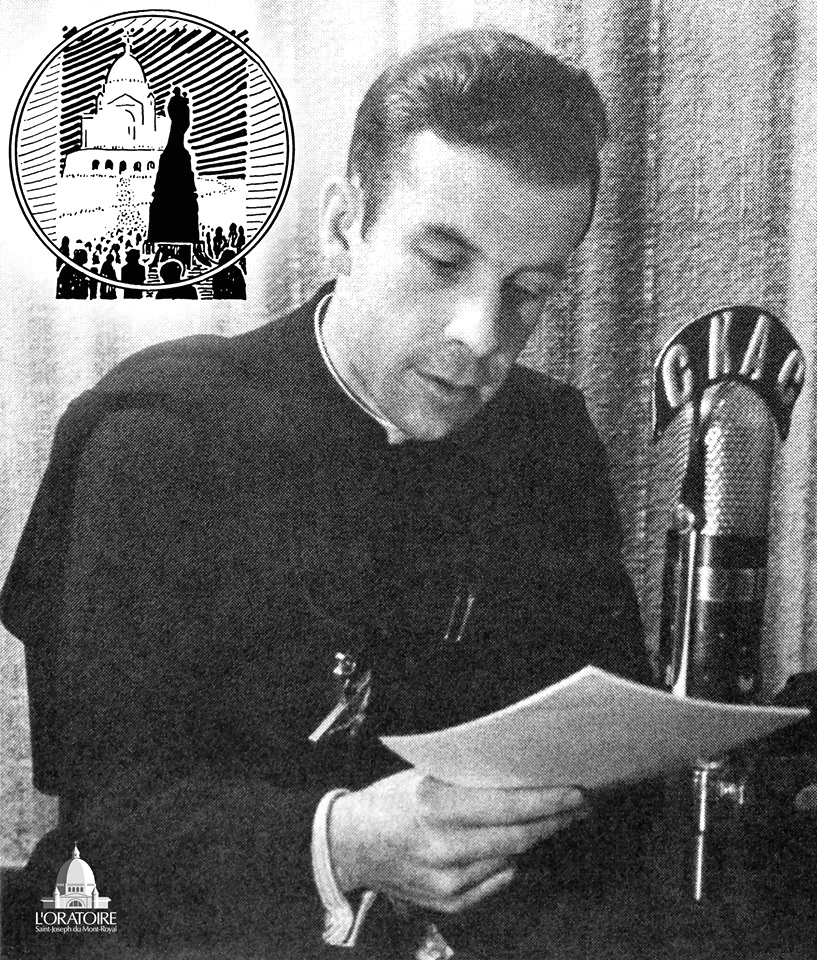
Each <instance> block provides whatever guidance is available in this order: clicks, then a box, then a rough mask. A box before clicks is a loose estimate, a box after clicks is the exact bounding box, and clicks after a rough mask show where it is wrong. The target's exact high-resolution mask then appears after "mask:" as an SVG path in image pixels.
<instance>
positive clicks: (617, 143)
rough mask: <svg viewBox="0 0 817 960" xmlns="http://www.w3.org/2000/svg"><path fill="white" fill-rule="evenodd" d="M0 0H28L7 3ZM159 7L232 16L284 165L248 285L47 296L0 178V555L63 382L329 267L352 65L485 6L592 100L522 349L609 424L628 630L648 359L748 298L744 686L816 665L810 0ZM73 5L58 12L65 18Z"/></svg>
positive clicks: (358, 82) (18, 731)
mask: <svg viewBox="0 0 817 960" xmlns="http://www.w3.org/2000/svg"><path fill="white" fill-rule="evenodd" d="M10 6H12V7H16V8H19V11H24V10H27V9H28V4H25V3H22V0H15V2H14V3H12V4H10ZM174 6H175V7H176V9H178V10H181V11H184V10H188V11H189V12H190V13H194V14H196V15H199V16H205V17H208V16H209V17H210V18H211V19H214V20H216V21H217V22H219V23H221V24H222V25H224V26H226V27H228V28H230V29H243V28H247V29H248V30H249V34H250V43H251V45H252V46H253V47H254V48H255V49H256V50H257V51H258V52H259V53H260V54H261V56H262V57H263V58H264V59H265V61H266V62H267V63H268V65H269V66H270V68H271V70H272V71H273V73H274V74H275V76H276V78H277V79H278V81H279V82H280V84H281V86H282V87H283V89H284V91H285V93H286V95H287V97H288V99H289V102H290V105H291V107H292V110H293V118H294V124H295V135H296V144H297V147H296V175H295V182H294V184H293V187H292V189H291V192H290V196H289V198H288V200H287V203H286V206H285V209H284V212H283V213H282V215H281V216H280V218H279V219H278V221H277V222H276V224H275V226H274V227H273V229H272V231H271V233H270V234H269V235H268V237H267V238H266V240H265V241H264V243H263V244H262V246H261V248H260V249H259V250H258V251H257V252H255V253H254V254H253V255H251V257H250V258H249V276H248V300H247V302H246V304H244V303H238V302H229V301H221V302H215V301H213V302H208V303H201V304H189V303H184V302H183V301H171V302H170V305H168V302H167V301H164V302H163V303H162V302H160V303H156V302H152V303H150V304H145V302H143V301H123V300H118V301H116V302H113V303H111V302H105V301H95V302H92V303H81V302H71V301H59V302H58V301H55V300H54V299H53V297H54V285H55V281H56V276H55V272H54V263H53V258H52V257H50V256H49V255H48V254H47V253H46V252H45V250H44V249H43V248H42V247H40V246H39V244H38V243H37V241H36V239H34V238H33V237H32V236H30V231H29V230H28V228H27V226H26V224H25V222H24V220H23V218H22V215H21V214H19V213H18V212H17V211H16V210H15V209H14V208H13V201H8V199H7V198H6V200H7V202H8V203H9V213H8V217H7V220H8V222H9V224H10V227H9V231H8V236H6V237H5V238H4V247H3V257H2V264H1V265H0V269H1V270H2V275H0V281H2V282H1V283H0V288H2V291H3V294H2V296H3V301H2V309H1V310H0V316H1V317H2V321H1V322H2V352H0V399H2V411H3V418H2V427H1V429H2V443H3V448H2V449H3V456H2V470H3V490H2V503H3V508H2V509H3V523H2V524H0V575H2V576H4V575H5V572H6V570H7V568H8V564H9V562H10V559H11V555H12V552H13V549H14V546H15V544H16V542H17V539H18V538H19V535H20V532H21V530H22V526H23V523H24V521H25V517H26V515H27V512H28V509H29V508H30V505H31V502H32V499H33V497H34V493H35V491H36V488H37V484H38V482H39V479H40V477H41V475H42V472H43V470H44V468H45V463H46V459H47V455H48V449H49V445H50V441H51V437H52V435H53V429H54V426H55V423H56V420H57V418H58V417H59V415H60V413H61V412H62V410H63V409H64V408H65V406H66V404H67V403H68V401H69V400H70V399H71V398H72V397H73V396H75V395H76V394H77V393H79V392H80V391H81V390H82V389H84V388H85V387H87V386H89V385H90V384H91V383H92V382H93V381H94V380H96V379H97V378H98V377H99V376H100V375H101V374H102V373H104V372H105V371H106V370H108V369H109V368H110V367H111V366H112V365H113V364H114V363H116V362H117V361H118V360H119V359H121V358H122V357H124V356H126V355H127V354H129V353H131V352H132V351H134V350H136V349H138V348H139V347H141V346H143V345H146V344H148V343H153V342H158V341H160V340H164V339H170V338H173V337H177V336H182V335H184V334H187V333H192V332H203V331H214V332H222V333H233V332H240V331H242V330H246V329H249V328H250V327H253V326H256V325H258V324H260V323H263V322H265V321H266V320H267V319H268V318H270V317H271V316H274V315H276V314H279V313H281V312H283V311H285V310H287V309H288V308H289V307H291V306H293V305H295V304H296V303H298V302H299V301H300V300H301V299H302V298H303V297H304V296H307V295H309V294H310V293H311V292H312V291H313V290H314V289H315V287H316V286H317V284H318V283H319V282H320V281H321V280H323V279H324V278H326V276H327V273H326V268H325V265H324V264H323V262H322V260H321V257H320V254H319V251H318V246H317V233H316V219H317V209H318V195H319V190H320V185H321V182H322V180H323V179H324V177H326V176H327V175H328V174H331V173H339V172H342V170H343V168H344V165H345V150H346V144H347V143H348V138H349V134H350V131H351V127H352V122H353V119H354V111H355V109H356V107H357V104H358V103H359V101H360V98H361V96H362V94H363V92H364V91H365V89H366V87H367V86H368V84H369V83H370V82H371V81H372V79H373V78H374V77H375V76H376V75H377V73H378V72H379V70H380V69H382V67H383V66H384V65H385V64H386V63H387V62H388V61H389V60H390V59H392V58H394V57H395V56H396V55H399V54H401V53H403V52H405V50H407V49H408V48H409V47H410V46H412V45H413V44H415V43H417V42H419V41H423V40H427V39H430V38H432V37H434V36H436V35H438V34H439V33H440V32H443V31H445V30H450V29H459V28H463V27H470V26H475V25H481V26H498V27H501V28H503V29H508V30H511V31H515V32H518V33H520V34H522V35H524V36H526V37H528V38H530V39H532V40H533V41H535V42H538V43H540V44H541V45H542V46H544V47H545V48H547V49H549V50H551V51H554V52H556V53H558V54H559V55H561V56H562V57H563V58H565V59H566V60H568V61H569V62H571V63H576V64H581V65H583V66H585V67H586V68H587V69H588V70H590V72H591V73H592V74H593V76H594V77H595V78H596V80H597V82H598V84H599V86H600V88H601V90H602V92H603V94H604V96H605V99H606V102H607V104H608V108H609V114H610V121H611V138H610V142H609V144H608V145H607V147H606V150H605V155H604V178H603V189H602V193H601V196H600V200H599V206H598V211H597V216H596V221H595V223H594V226H593V228H592V229H591V232H590V234H589V235H588V237H587V239H586V241H585V243H584V244H583V246H582V248H581V250H580V252H579V253H578V254H577V256H576V261H575V266H574V269H573V283H572V286H571V291H570V293H569V294H568V296H567V297H566V298H565V300H564V302H563V303H561V304H560V305H559V306H558V308H556V309H554V310H553V311H552V312H551V313H550V314H549V315H548V316H547V317H546V318H545V319H544V320H543V323H542V325H541V328H540V330H538V331H537V333H536V334H535V335H534V337H533V338H532V339H531V342H530V344H529V347H528V350H527V351H526V354H525V360H526V362H527V363H529V364H530V365H531V366H533V367H536V368H538V369H542V370H546V371H548V372H550V373H552V374H554V375H556V376H559V377H561V378H563V379H566V380H568V381H570V382H572V383H574V384H576V385H578V386H580V387H581V388H582V389H583V390H584V391H585V394H586V396H587V398H588V404H589V407H590V412H591V414H592V416H593V419H594V421H595V423H596V425H597V427H598V429H599V431H600V433H601V435H602V437H603V439H604V440H605V442H606V444H607V448H608V452H609V458H610V463H611V468H612V473H613V478H614V482H615V485H616V490H617V493H618V496H619V501H620V506H621V512H622V517H623V521H624V528H625V534H626V547H625V559H626V562H627V566H628V568H629V570H630V573H631V575H632V577H633V580H634V583H635V585H636V589H637V592H638V594H639V597H640V599H641V604H642V610H643V615H644V620H645V624H646V627H647V635H648V641H649V643H650V645H651V647H652V648H653V649H654V648H655V645H656V643H657V635H658V615H659V610H660V600H661V564H662V560H663V545H664V536H665V532H666V528H667V525H668V523H669V517H670V511H671V508H672V506H673V505H674V497H675V494H676V492H677V470H674V469H673V465H674V464H675V463H676V462H677V449H671V448H672V447H673V444H672V442H671V440H670V441H669V442H668V443H662V444H660V445H658V446H654V445H653V444H652V443H651V439H650V415H651V411H650V403H651V383H652V370H653V364H654V361H655V357H656V355H657V353H658V351H659V350H660V348H661V347H662V346H663V344H664V343H665V342H666V340H667V339H668V338H669V337H670V336H671V335H672V334H673V333H674V332H675V331H676V330H677V329H678V328H679V327H680V326H682V325H683V324H684V323H686V322H688V321H689V320H692V319H694V318H696V317H697V316H700V315H702V314H705V313H708V312H709V311H711V310H714V309H715V308H717V307H720V306H725V305H730V304H741V303H754V304H756V305H758V306H759V307H762V308H763V309H764V310H768V311H770V312H771V313H773V314H775V315H777V316H779V317H780V318H781V319H782V320H783V321H784V323H786V325H787V326H788V327H789V329H790V330H791V331H792V333H793V334H794V336H795V337H796V339H797V340H798V342H799V343H800V345H801V347H802V348H803V350H804V351H805V354H806V359H807V364H808V374H807V379H806V385H805V388H804V391H803V394H802V396H801V398H800V400H799V402H798V405H797V407H796V409H795V414H794V418H793V423H792V430H791V434H790V436H789V439H788V440H787V441H786V442H785V444H783V445H782V446H781V448H780V450H779V451H778V454H777V456H776V459H775V469H774V486H773V492H772V508H771V516H770V527H769V533H770V558H769V583H768V588H767V599H766V623H765V629H764V641H763V663H764V690H765V692H766V694H767V695H768V694H770V693H772V692H773V691H774V690H775V689H777V688H778V687H779V686H780V685H781V684H782V682H783V681H784V680H785V679H786V677H787V676H789V675H790V674H791V673H793V672H796V671H798V670H803V669H815V668H817V545H816V544H817V529H816V527H817V507H815V494H816V493H817V431H815V427H814V423H815V416H817V390H815V371H817V311H816V310H815V293H817V291H816V290H815V263H817V217H816V216H815V198H817V147H816V146H815V145H817V97H815V96H814V90H815V88H817V9H816V8H814V5H813V4H812V3H811V2H810V0H780V2H778V3H775V4H770V3H768V2H764V0H740V2H736V3H732V4H711V3H704V2H701V0H516V2H514V0H490V2H489V0H419V2H410V0H369V2H367V3H366V4H365V5H363V6H365V15H364V14H363V7H362V5H361V4H360V3H359V2H352V0H333V2H331V3H330V2H328V0H327V2H321V0H300V2H298V3H297V4H296V3H293V2H292V0H270V2H266V3H260V2H253V0H243V2H237V3H233V4H231V5H230V9H229V10H225V9H223V8H222V6H221V5H220V4H216V3H195V4H193V3H187V4H185V3H183V2H181V0H179V2H177V3H176V4H175V5H174ZM40 7H41V8H42V12H41V16H42V17H43V18H44V20H43V22H46V21H47V19H48V16H52V20H53V23H57V22H58V21H59V23H60V24H62V23H63V22H71V21H70V19H69V20H63V19H62V18H63V13H62V12H60V8H59V5H57V4H56V3H55V2H51V3H42V4H40ZM123 9H127V8H126V7H123ZM13 12H14V11H12V12H11V13H13ZM103 12H104V13H111V12H114V11H113V10H109V9H107V8H106V10H105V11H103ZM11 13H10V14H9V22H12V21H13V17H12V15H11ZM100 15H102V13H101V14H100ZM87 18H89V15H88V14H87V13H86V14H82V13H79V14H77V16H76V18H75V22H77V23H78V24H80V25H81V24H82V23H84V22H86V19H87ZM58 39H59V38H58V36H57V35H55V34H54V33H51V34H48V36H47V39H46V40H43V42H42V44H41V48H40V49H39V50H38V51H37V57H36V59H34V58H33V53H32V51H33V49H34V48H33V47H31V45H30V43H29V47H28V48H26V49H25V50H23V52H22V53H19V52H17V53H15V54H13V55H12V54H9V56H10V57H11V63H12V64H13V66H14V71H13V72H12V73H11V80H10V81H7V82H9V83H10V86H11V87H15V85H16V87H17V88H18V89H16V90H12V91H11V93H10V94H9V98H8V103H7V114H8V116H7V119H8V122H9V123H10V118H11V114H10V111H11V109H12V108H13V102H12V101H13V100H15V99H16V96H17V95H18V94H19V91H20V90H22V87H23V85H24V84H25V81H26V79H27V77H28V75H29V74H30V73H31V72H32V71H33V69H34V66H36V63H37V62H38V60H39V59H40V58H41V57H42V56H44V54H45V53H46V52H47V50H48V49H49V48H50V47H52V46H54V45H55V44H56V42H57V40H58ZM26 51H28V54H27V55H28V59H26ZM15 56H16V59H15ZM7 190H8V188H7ZM10 239H11V240H13V241H14V243H13V244H12V243H10V242H9V240H10ZM2 642H3V691H2V707H3V713H4V716H3V720H4V724H5V728H6V729H7V730H9V731H10V734H9V736H8V737H7V742H6V746H5V749H4V754H3V790H4V794H5V795H4V800H5V809H6V810H7V811H8V812H9V814H10V816H7V817H6V818H4V836H3V837H2V842H3V847H2V855H3V860H4V862H6V863H19V862H21V861H22V860H24V859H25V857H26V855H27V853H28V851H29V850H30V848H31V846H32V845H33V843H34V841H35V840H36V838H37V837H38V836H40V835H41V834H42V833H44V832H45V830H46V829H48V827H49V826H50V825H51V823H52V822H53V818H54V807H53V804H52V803H51V802H50V801H48V800H46V799H45V798H42V797H39V796H38V795H37V794H35V793H34V791H33V790H32V788H31V787H30V773H31V770H30V755H29V748H28V720H27V701H26V693H25V674H24V668H23V658H22V651H21V648H20V645H19V644H18V643H17V641H15V640H14V639H13V638H10V637H9V636H8V635H4V636H3V637H2Z"/></svg>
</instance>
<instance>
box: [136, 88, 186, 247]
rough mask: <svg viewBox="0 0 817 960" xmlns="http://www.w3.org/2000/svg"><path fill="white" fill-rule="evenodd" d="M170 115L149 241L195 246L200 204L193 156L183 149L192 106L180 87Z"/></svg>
mask: <svg viewBox="0 0 817 960" xmlns="http://www.w3.org/2000/svg"><path fill="white" fill-rule="evenodd" d="M167 115H168V116H169V117H170V135H169V136H168V138H167V146H166V147H165V149H164V150H163V151H162V156H161V158H160V159H159V166H158V169H157V171H156V181H155V185H154V188H153V200H152V201H151V204H150V223H149V226H148V236H147V240H148V243H149V244H151V245H153V244H157V245H158V244H173V245H176V244H191V245H192V246H195V245H196V244H198V243H199V203H198V199H197V197H198V195H197V193H196V181H195V177H194V175H193V166H192V164H191V162H190V154H189V153H188V150H187V147H185V145H184V135H185V133H186V132H187V130H188V129H189V127H190V104H189V102H188V100H187V97H186V95H184V94H182V92H181V90H180V89H179V87H174V89H173V96H172V97H171V98H170V100H169V101H168V103H167ZM188 257H189V254H188ZM162 259H164V258H162ZM187 265H188V266H189V263H188V264H187Z"/></svg>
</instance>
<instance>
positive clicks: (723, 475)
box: [703, 382, 775, 537]
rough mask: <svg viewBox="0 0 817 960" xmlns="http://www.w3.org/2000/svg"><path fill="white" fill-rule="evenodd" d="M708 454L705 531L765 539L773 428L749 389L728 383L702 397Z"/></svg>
mask: <svg viewBox="0 0 817 960" xmlns="http://www.w3.org/2000/svg"><path fill="white" fill-rule="evenodd" d="M703 415H704V416H703V427H704V431H705V432H704V448H705V451H706V466H705V482H704V504H705V507H706V526H705V527H704V528H703V533H706V534H712V535H717V534H719V535H731V536H739V537H765V536H766V529H767V525H768V517H769V493H770V490H771V473H772V457H773V454H774V444H775V424H774V420H773V419H772V416H771V414H770V413H769V410H768V407H767V406H766V404H765V403H764V402H763V400H761V399H760V397H758V396H757V394H756V393H755V392H754V391H753V390H750V389H749V388H748V387H746V386H744V385H743V384H740V383H735V382H727V383H722V384H718V385H717V386H714V387H710V388H709V389H708V390H707V391H706V393H705V394H704V405H703Z"/></svg>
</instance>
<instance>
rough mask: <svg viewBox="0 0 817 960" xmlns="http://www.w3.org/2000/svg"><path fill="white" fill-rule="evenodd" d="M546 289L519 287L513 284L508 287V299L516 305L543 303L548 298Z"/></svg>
mask: <svg viewBox="0 0 817 960" xmlns="http://www.w3.org/2000/svg"><path fill="white" fill-rule="evenodd" d="M547 296H548V293H547V291H546V290H542V289H537V290H531V289H529V288H528V287H519V286H517V285H516V284H511V285H510V286H509V287H508V299H509V300H510V301H511V303H512V304H513V305H514V306H517V307H524V306H527V305H528V304H531V303H541V302H543V301H544V300H546V299H547Z"/></svg>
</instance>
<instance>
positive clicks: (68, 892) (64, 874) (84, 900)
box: [42, 844, 111, 910]
mask: <svg viewBox="0 0 817 960" xmlns="http://www.w3.org/2000/svg"><path fill="white" fill-rule="evenodd" d="M110 902H111V901H110V897H101V896H100V895H99V892H98V890H97V887H96V880H95V879H94V871H93V870H92V869H91V867H90V865H89V864H87V863H86V862H85V861H84V860H83V859H81V857H80V855H79V850H78V849H77V846H76V844H75V845H74V850H73V853H72V854H71V859H70V860H66V861H65V863H64V864H63V865H62V866H61V867H60V870H59V873H58V874H57V881H56V884H55V885H54V896H53V897H48V898H43V900H42V904H43V907H44V908H52V907H53V908H54V909H55V910H57V909H71V908H73V907H76V908H78V909H83V910H84V909H91V910H97V909H106V908H107V907H108V904H109V903H110Z"/></svg>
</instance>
